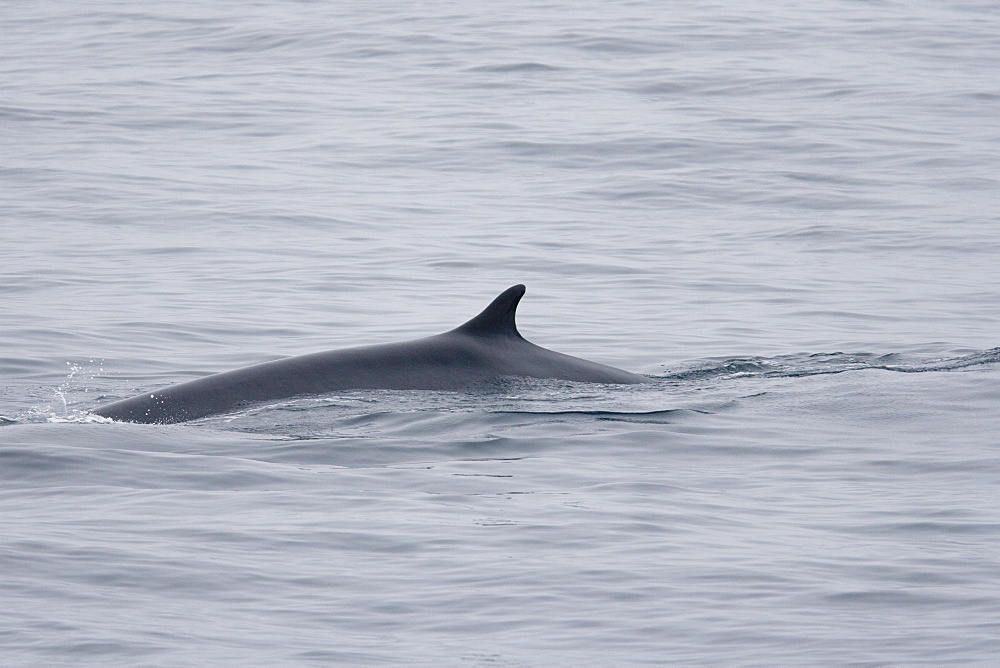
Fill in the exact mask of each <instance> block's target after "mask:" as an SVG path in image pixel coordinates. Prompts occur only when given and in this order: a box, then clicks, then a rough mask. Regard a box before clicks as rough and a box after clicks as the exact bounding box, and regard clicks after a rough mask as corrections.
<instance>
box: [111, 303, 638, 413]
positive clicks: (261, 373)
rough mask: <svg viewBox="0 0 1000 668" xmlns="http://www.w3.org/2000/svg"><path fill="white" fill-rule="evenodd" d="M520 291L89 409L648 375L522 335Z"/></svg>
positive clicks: (230, 406) (228, 406)
mask: <svg viewBox="0 0 1000 668" xmlns="http://www.w3.org/2000/svg"><path fill="white" fill-rule="evenodd" d="M524 292H525V287H524V286H523V285H515V286H513V287H511V288H508V289H507V290H505V291H504V292H502V293H501V294H500V295H499V296H498V297H497V298H496V299H494V300H493V301H492V302H491V303H490V305H489V306H487V307H486V308H485V309H484V310H483V312H482V313H480V314H479V315H477V316H476V317H475V318H473V319H472V320H469V321H468V322H466V323H465V324H464V325H461V326H460V327H457V328H455V329H453V330H450V331H447V332H444V333H443V334H437V335H435V336H428V337H425V338H421V339H414V340H412V341H403V342H400V343H386V344H380V345H371V346H360V347H356V348H344V349H340V350H330V351H326V352H320V353H313V354H309V355H301V356H298V357H288V358H285V359H279V360H274V361H271V362H264V363H262V364H255V365H253V366H248V367H244V368H242V369H235V370H233V371H226V372H223V373H217V374H214V375H211V376H206V377H204V378H198V379H197V380H192V381H188V382H186V383H180V384H178V385H172V386H170V387H166V388H164V389H161V390H156V391H154V392H149V393H144V394H140V395H138V396H136V397H132V398H131V399H123V400H121V401H116V402H114V403H112V404H108V405H106V406H101V407H100V408H98V409H96V410H94V411H93V412H94V413H95V414H96V415H100V416H103V417H106V418H111V419H113V420H118V421H121V422H141V423H157V424H165V423H172V422H184V421H187V420H195V419H197V418H201V417H205V416H208V415H214V414H217V413H225V412H228V411H231V410H234V409H236V408H238V407H240V406H243V405H246V404H250V403H255V402H263V401H276V400H280V399H286V398H288V397H293V396H296V395H301V394H323V393H326V392H335V391H338V390H355V389H394V390H460V389H463V388H467V387H470V386H474V385H477V384H480V383H483V382H488V381H491V380H495V379H498V378H502V377H505V376H527V377H532V378H553V379H560V380H570V381H577V382H585V383H617V384H624V383H645V382H650V379H649V378H646V377H645V376H640V375H639V374H635V373H630V372H628V371H623V370H621V369H616V368H614V367H610V366H606V365H604V364H598V363H596V362H590V361H588V360H584V359H580V358H578V357H572V356H570V355H564V354H562V353H557V352H555V351H553V350H548V349H546V348H542V347H541V346H537V345H535V344H533V343H531V342H530V341H527V340H526V339H525V338H524V337H522V336H521V334H520V333H519V332H518V331H517V326H516V325H515V322H514V316H515V312H516V310H517V304H518V302H519V301H520V300H521V297H522V296H524Z"/></svg>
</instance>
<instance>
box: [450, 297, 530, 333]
mask: <svg viewBox="0 0 1000 668" xmlns="http://www.w3.org/2000/svg"><path fill="white" fill-rule="evenodd" d="M523 296H524V286H523V285H520V284H518V285H515V286H513V287H510V288H507V289H506V290H504V291H503V292H501V293H500V295H499V296H498V297H497V298H496V299H494V300H493V301H492V302H490V305H489V306H487V307H486V308H485V309H483V312H482V313H480V314H479V315H477V316H476V317H475V318H473V319H472V320H470V321H469V322H467V323H465V324H464V325H462V326H461V327H457V328H456V329H455V331H456V332H462V333H464V334H474V335H476V336H513V337H516V338H521V334H520V333H518V331H517V325H515V324H514V313H515V311H517V303H518V302H519V301H521V297H523Z"/></svg>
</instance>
